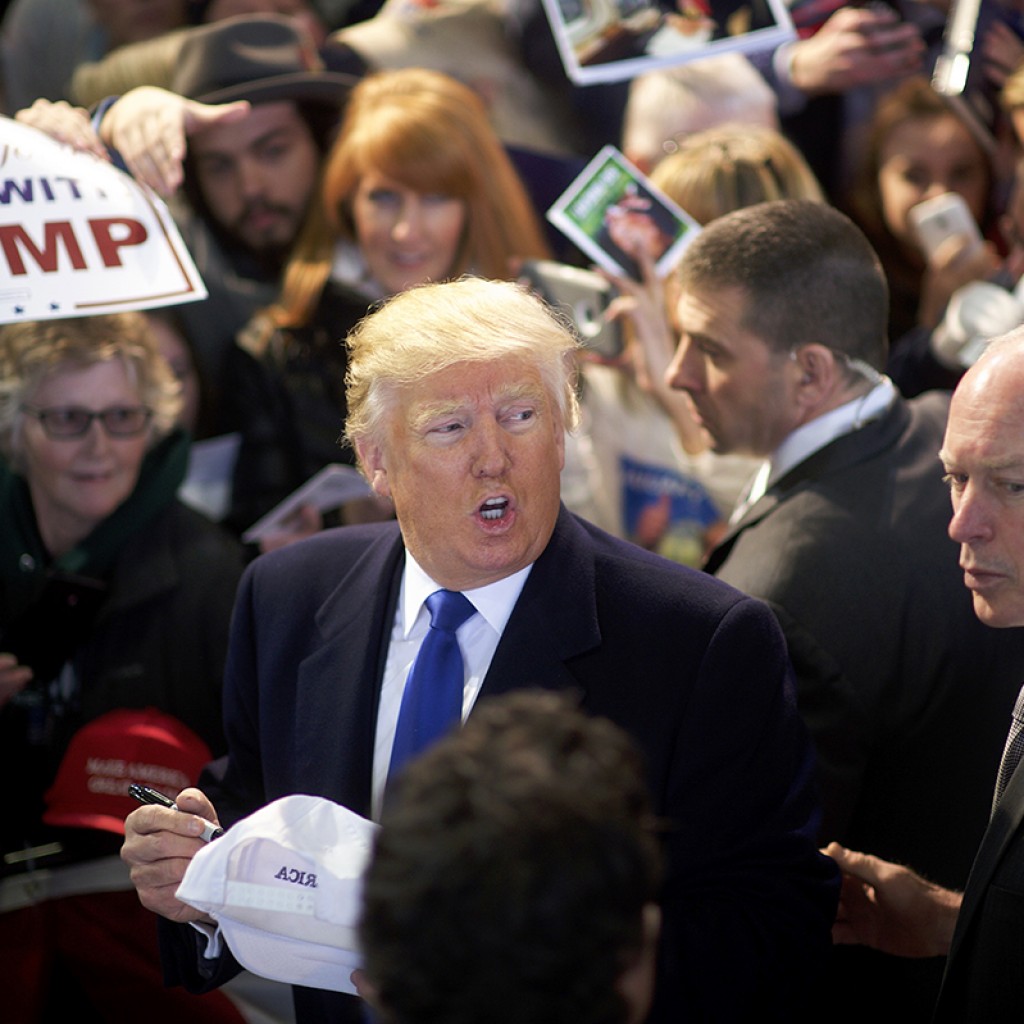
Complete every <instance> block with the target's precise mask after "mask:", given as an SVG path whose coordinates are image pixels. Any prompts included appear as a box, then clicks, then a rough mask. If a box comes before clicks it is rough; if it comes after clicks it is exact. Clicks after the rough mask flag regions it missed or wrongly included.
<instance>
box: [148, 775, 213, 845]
mask: <svg viewBox="0 0 1024 1024" xmlns="http://www.w3.org/2000/svg"><path fill="white" fill-rule="evenodd" d="M128 793H129V794H130V795H131V796H133V797H134V798H135V799H136V800H138V801H139V803H140V804H156V805H157V806H158V807H167V808H169V809H170V810H172V811H176V810H177V809H178V805H177V804H176V803H175V802H174V801H173V800H172V799H171V798H170V797H169V796H166V795H165V794H163V793H161V792H160V791H159V790H156V789H152V788H151V787H149V786H143V785H140V784H139V783H138V782H132V783H129V785H128ZM202 820H203V822H204V827H203V831H202V833H201V834H200V836H199V838H200V839H202V841H203V842H204V843H208V842H210V841H211V840H213V839H216V838H217V837H218V836H222V835H224V829H222V828H221V827H220V825H214V823H213V822H212V821H206V819H205V818H203V819H202Z"/></svg>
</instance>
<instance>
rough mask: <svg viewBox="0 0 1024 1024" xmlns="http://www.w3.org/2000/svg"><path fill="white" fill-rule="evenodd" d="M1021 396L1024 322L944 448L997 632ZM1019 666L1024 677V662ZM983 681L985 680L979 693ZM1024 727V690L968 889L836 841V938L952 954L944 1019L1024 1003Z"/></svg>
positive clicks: (1023, 577) (1005, 583)
mask: <svg viewBox="0 0 1024 1024" xmlns="http://www.w3.org/2000/svg"><path fill="white" fill-rule="evenodd" d="M1022 396H1024V329H1021V328H1018V329H1017V330H1015V331H1013V332H1012V333H1010V334H1008V335H1006V336H1004V337H1003V338H1001V339H998V340H996V341H994V342H992V344H991V345H990V346H989V347H988V349H986V351H985V353H984V354H983V356H982V358H981V359H980V360H979V361H978V362H977V363H975V365H974V366H973V367H972V368H971V369H970V370H969V371H968V372H967V374H966V375H965V376H964V377H963V379H962V380H961V382H960V384H959V385H958V386H957V390H956V393H955V394H954V396H953V402H952V405H951V406H950V412H949V424H948V426H947V428H946V435H945V440H944V441H943V445H942V452H941V458H942V465H943V466H944V467H945V470H946V482H947V483H948V484H949V489H950V492H951V494H952V499H953V518H952V520H951V521H950V524H949V535H950V537H952V539H953V540H954V541H956V542H957V543H958V544H959V545H960V560H959V564H960V569H961V570H962V573H963V577H962V578H963V582H964V583H965V584H966V587H967V589H968V590H969V591H970V593H971V595H972V598H973V601H974V610H975V612H976V613H977V615H978V618H979V619H980V620H981V621H982V622H984V623H986V624H987V625H989V626H995V627H997V628H1001V629H1007V628H1010V627H1020V626H1024V397H1022ZM1013 631H1014V632H1016V633H1020V632H1021V630H1020V629H1019V628H1015V629H1014V630H1013ZM1020 668H1021V672H1022V674H1024V663H1022V664H1021V666H1020ZM986 685H987V680H986V679H985V678H984V676H979V678H978V689H979V692H980V691H981V690H982V689H984V687H985V686H986ZM1007 719H1008V720H1010V719H1011V716H1010V715H1007ZM1022 726H1024V693H1022V695H1021V696H1019V697H1018V698H1017V704H1016V706H1015V708H1014V710H1013V714H1012V724H1011V726H1010V733H1009V735H1008V737H1007V740H1006V744H1005V747H1004V752H1003V756H1002V760H1001V762H1000V766H999V772H998V775H996V776H995V778H996V783H995V793H994V798H993V801H992V805H991V806H992V813H991V818H990V820H989V824H988V829H987V831H986V832H985V836H984V839H983V840H982V843H981V847H980V849H979V850H978V855H977V858H976V859H975V861H974V866H973V867H972V868H971V874H970V878H969V879H968V882H967V888H966V890H965V891H964V892H963V894H961V893H959V892H956V891H951V890H948V889H944V888H942V887H940V886H938V885H935V884H933V883H932V882H929V881H926V880H925V879H924V878H922V877H921V876H920V875H918V874H916V873H915V872H914V871H912V870H911V869H910V868H907V867H903V866H901V865H899V864H893V863H890V862H887V861H884V860H882V859H880V858H878V857H874V856H869V855H867V854H862V853H856V852H854V851H852V850H846V849H843V848H842V847H839V846H838V845H835V844H833V845H832V846H830V847H829V852H830V853H831V854H832V855H833V856H835V858H836V859H837V860H838V861H839V863H840V865H841V866H842V867H843V869H844V872H845V879H844V884H843V904H842V907H841V909H840V914H839V918H838V920H837V923H836V930H835V937H836V940H837V941H839V942H853V943H865V944H867V945H870V946H874V947H876V948H879V949H885V950H888V951H889V952H890V953H894V954H896V955H899V956H907V957H921V956H928V955H935V954H948V961H947V964H946V973H945V977H944V979H943V984H942V991H941V993H940V995H939V1001H938V1005H937V1008H936V1012H935V1018H934V1019H935V1021H936V1024H989V1022H990V1021H998V1020H1012V1019H1014V1018H1015V1017H1016V1015H1017V1014H1019V1013H1020V1007H1021V1002H1022V1000H1024V984H1022V979H1024V974H1022V972H1021V951H1022V945H1021V935H1022V934H1024V911H1022V907H1024V769H1021V768H1020V761H1021V750H1022V747H1024V742H1022ZM961 742H962V743H963V744H965V745H969V744H970V743H972V742H973V737H972V736H971V735H970V734H969V733H968V732H967V731H965V732H964V735H963V738H962V740H961ZM987 807H988V804H987V802H986V809H987Z"/></svg>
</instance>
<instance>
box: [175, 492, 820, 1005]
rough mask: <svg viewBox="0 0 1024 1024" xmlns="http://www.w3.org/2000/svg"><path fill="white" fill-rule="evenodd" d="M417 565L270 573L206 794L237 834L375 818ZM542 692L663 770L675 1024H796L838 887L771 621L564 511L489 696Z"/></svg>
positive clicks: (356, 548)
mask: <svg viewBox="0 0 1024 1024" xmlns="http://www.w3.org/2000/svg"><path fill="white" fill-rule="evenodd" d="M402 552H403V548H402V544H401V539H400V535H399V533H398V528H397V525H396V524H394V523H388V524H380V525H376V526H370V527H351V528H345V529H341V530H335V531H328V532H326V533H323V534H321V535H319V536H317V537H315V538H312V539H310V540H309V541H307V542H303V543H300V544H296V545H292V546H291V547H288V548H285V549H283V550H281V551H279V552H274V553H272V554H270V555H267V556H264V557H262V558H259V559H257V560H256V561H255V562H254V563H253V565H252V566H251V567H250V568H249V570H248V571H247V574H246V576H245V578H244V579H243V582H242V585H241V588H240V591H239V599H238V604H237V606H236V613H235V621H234V626H233V638H232V647H231V652H230V656H229V662H228V670H227V679H226V684H225V686H226V696H225V699H226V704H225V726H226V729H227V733H228V742H229V751H230V753H229V757H228V758H227V759H225V761H224V762H222V763H217V764H215V765H214V766H213V767H214V771H212V772H210V774H209V777H208V778H206V779H205V780H204V783H203V784H204V785H205V786H206V788H207V792H208V793H209V794H210V796H211V798H212V799H213V801H214V805H215V806H216V807H217V809H218V812H219V814H220V816H221V819H222V820H227V821H234V820H236V819H237V818H238V817H239V816H241V815H244V814H246V813H249V812H251V811H252V810H254V809H255V808H257V807H259V806H261V805H262V804H264V803H266V802H267V801H269V800H272V799H275V798H277V797H279V796H283V795H286V794H289V793H300V792H301V793H313V794H318V795H321V796H324V797H328V798H330V799H332V800H336V801H338V802H340V803H342V804H344V805H346V806H348V807H351V808H352V809H353V810H355V811H357V812H359V813H362V814H368V812H369V809H370V780H371V769H372V758H373V737H374V730H375V723H376V714H377V702H378V696H379V691H380V683H381V676H382V672H383V668H384V663H385V659H386V656H387V640H388V637H389V635H390V629H391V624H392V622H393V617H394V611H395V604H396V601H397V596H398V582H399V579H400V574H401V568H402ZM524 686H525V687H528V686H537V687H544V688H548V689H566V688H569V689H574V690H576V691H578V692H579V693H580V694H581V697H582V702H583V706H584V707H585V708H586V709H587V710H588V711H590V712H592V713H594V714H600V715H605V716H607V717H609V718H611V719H612V720H614V721H615V722H617V723H619V724H620V725H621V726H623V727H624V728H626V729H627V730H628V731H630V732H631V733H632V734H633V735H634V736H635V737H636V738H637V739H638V740H639V741H640V743H641V745H642V747H643V749H644V751H645V752H646V756H647V760H648V766H649V772H650V783H651V790H652V793H653V797H654V802H655V809H656V811H657V813H658V814H659V815H661V816H662V817H663V818H664V819H665V822H666V828H667V832H666V845H667V850H668V860H669V874H668V879H667V883H666V886H665V891H664V906H665V919H666V926H665V933H664V942H663V946H664V957H663V961H662V964H661V976H660V979H659V992H658V1004H657V1008H656V1010H655V1018H656V1019H660V1020H666V1021H668V1020H671V1021H673V1022H675V1021H677V1020H679V1019H681V1016H682V1014H683V1012H684V1009H685V1013H686V1019H687V1020H689V1021H712V1020H714V1021H745V1020H759V1021H766V1020H775V1019H778V1020H789V1019H791V1010H792V1004H793V1001H794V1000H795V999H796V998H797V997H798V995H799V993H800V992H801V991H802V989H803V987H804V983H805V979H806V978H807V977H808V975H809V974H810V973H813V972H814V971H815V970H816V969H817V968H818V967H819V966H820V963H821V961H822V959H823V957H824V955H826V954H827V950H828V947H829V929H830V926H831V919H832V913H833V911H834V908H835V901H836V889H835V878H834V865H832V863H831V862H830V861H828V860H827V859H826V858H822V857H820V856H819V855H818V854H817V852H816V850H815V846H814V833H815V828H816V825H817V811H816V803H815V799H814V797H813V793H812V786H811V784H810V777H811V775H812V769H813V766H812V763H811V761H810V759H809V755H808V743H807V740H806V735H805V732H804V730H803V726H802V723H801V722H800V721H799V716H798V715H797V714H796V712H795V705H794V700H793V693H792V689H791V677H790V670H789V665H788V661H787V659H786V654H785V648H784V644H783V642H782V636H781V634H780V632H779V631H778V628H777V626H776V624H775V622H774V620H773V619H772V616H771V615H770V614H769V613H768V611H767V609H765V608H764V606H763V605H762V604H761V603H760V602H757V601H751V600H749V599H747V598H745V597H743V595H740V594H738V593H737V592H735V591H734V590H732V589H731V588H728V587H725V586H723V585H722V584H720V583H718V582H717V581H714V580H711V579H709V578H708V577H706V576H704V575H702V574H700V573H698V572H694V571H691V570H687V569H683V568H682V567H680V566H678V565H675V564H674V563H670V562H667V561H665V560H663V559H660V558H658V557H657V556H654V555H651V554H649V553H647V552H644V551H642V550H641V549H639V548H636V547H634V546H632V545H629V544H626V543H624V542H622V541H618V540H615V539H614V538H611V537H609V536H608V535H607V534H604V533H602V532H601V531H599V530H597V528H596V527H592V526H590V525H589V524H586V523H584V522H583V521H582V520H579V519H577V518H576V517H574V516H572V515H570V514H569V513H567V512H566V511H565V510H564V509H563V511H562V513H561V515H560V517H559V520H558V523H557V526H556V529H555V532H554V535H553V536H552V539H551V541H550V543H549V544H548V546H547V548H546V549H545V551H544V552H543V554H542V555H541V556H540V558H539V559H538V560H537V562H536V563H535V564H534V567H533V570H532V572H531V574H530V576H529V578H528V579H527V582H526V585H525V587H524V588H523V592H522V594H521V595H520V597H519V600H518V601H517V603H516V606H515V609H514V611H513V613H512V616H511V618H510V619H509V622H508V625H507V626H506V629H505V632H504V634H503V636H502V639H501V642H500V643H499V645H498V648H497V651H496V652H495V656H494V659H493V661H492V663H491V667H490V670H489V671H488V673H487V676H486V679H485V680H484V684H483V688H482V691H481V695H480V699H481V700H484V699H486V698H487V697H488V696H490V695H493V694H499V693H502V692H505V691H507V690H511V689H514V688H517V687H524ZM173 930H174V929H173V928H172V927H167V928H165V937H166V938H170V937H171V934H170V933H171V932H172V931H173ZM181 931H182V930H181V929H178V934H177V936H176V939H177V940H178V941H179V942H181V940H182V934H181ZM173 946H174V944H173V943H171V942H168V944H167V948H166V952H168V953H169V960H170V972H169V976H170V978H171V980H180V981H185V982H187V983H189V984H190V985H193V986H194V985H196V984H197V983H198V979H197V978H196V977H195V973H194V965H195V955H194V950H192V948H191V946H192V944H191V942H190V941H189V942H186V943H184V945H178V946H177V948H172V947H173ZM229 970H230V965H224V964H221V965H219V967H218V971H217V973H216V974H214V976H213V977H212V978H210V979H208V984H213V983H216V982H218V981H220V980H223V977H224V976H225V972H226V971H229ZM342 998H343V997H339V996H336V995H334V994H331V993H323V992H314V991H310V990H299V991H298V992H297V1006H298V1008H299V1014H300V1017H299V1019H300V1021H301V1022H303V1024H306V1022H309V1021H325V1022H326V1021H327V1020H329V1019H333V1020H337V1019H340V1018H339V1016H338V1014H339V1013H340V1012H341V1011H340V1010H339V1009H338V1007H339V1005H340V1003H339V1000H341V999H342ZM776 1015H777V1016H776Z"/></svg>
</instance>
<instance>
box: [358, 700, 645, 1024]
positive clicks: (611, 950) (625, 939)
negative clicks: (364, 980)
mask: <svg viewBox="0 0 1024 1024" xmlns="http://www.w3.org/2000/svg"><path fill="white" fill-rule="evenodd" d="M651 825H652V818H651V811H650V806H649V802H648V797H647V792H646V789H645V784H644V773H643V765H642V762H641V758H640V755H639V754H638V753H637V750H636V748H635V747H634V746H633V744H632V742H631V740H630V739H629V738H628V737H627V736H626V734H625V733H624V732H622V730H620V729H619V728H618V727H617V726H615V725H613V724H612V723H611V722H609V721H607V720H606V719H599V718H589V717H587V716H586V715H585V714H583V713H582V712H581V711H579V710H577V709H576V708H575V707H574V706H573V705H572V704H571V703H570V702H569V701H568V700H567V699H566V698H565V697H563V696H557V695H555V694H551V693H540V692H528V691H526V692H516V693H512V694H509V695H507V696H504V697H500V698H495V699H492V700H490V701H487V702H484V703H481V705H480V707H479V708H478V709H477V710H476V711H475V712H474V713H473V716H472V717H471V718H470V719H469V721H468V722H467V724H466V726H465V728H464V729H462V730H461V731H460V732H459V733H457V734H455V735H453V736H451V737H450V738H448V739H447V740H445V741H443V742H442V743H440V744H438V745H437V746H435V747H434V748H433V749H431V750H430V751H428V752H427V753H426V754H425V755H424V756H422V757H421V758H419V759H418V760H417V761H415V762H413V763H412V764H410V766H409V768H408V770H407V772H406V774H405V775H404V776H403V777H402V778H401V780H400V782H399V784H398V787H397V788H396V790H395V792H394V793H393V794H391V795H390V796H389V799H388V801H387V802H386V804H385V808H384V813H383V817H382V820H381V826H382V828H381V832H380V835H379V838H378V841H377V846H376V850H375V854H374V858H373V862H372V865H371V867H370V869H369V872H368V875H367V880H366V894H365V910H364V919H363V923H362V940H363V945H364V952H365V957H366V973H367V976H368V979H369V982H370V984H371V986H372V989H373V991H374V993H375V996H376V1000H375V1001H376V1002H377V1003H378V1005H379V1008H380V1010H381V1012H382V1014H383V1015H384V1017H385V1019H386V1020H387V1021H388V1022H389V1024H419V1022H425V1021H431V1022H436V1024H440V1022H444V1024H480V1022H484V1021H486V1022H487V1024H512V1022H522V1024H545V1022H551V1024H554V1022H563V1021H564V1022H565V1024H626V1022H631V1021H637V1020H642V1019H643V1017H644V1015H645V1014H646V1011H647V1007H648V1005H649V1002H650V991H651V985H652V982H653V964H654V947H655V943H656V938H657V932H658V927H659V921H660V916H659V912H658V910H657V908H656V906H655V905H654V902H653V901H654V898H655V894H656V890H657V885H658V880H659V876H660V853H659V847H658V843H657V840H656V838H655V836H654V834H653V832H652V830H651Z"/></svg>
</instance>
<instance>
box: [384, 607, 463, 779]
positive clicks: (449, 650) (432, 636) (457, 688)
mask: <svg viewBox="0 0 1024 1024" xmlns="http://www.w3.org/2000/svg"><path fill="white" fill-rule="evenodd" d="M427 608H428V610H429V611H430V628H429V629H428V630H427V635H426V637H425V638H424V640H423V644H422V645H421V647H420V652H419V654H417V655H416V660H415V661H414V662H413V666H412V669H411V670H410V672H409V678H408V680H407V681H406V684H405V693H403V694H402V706H401V709H400V710H399V712H398V727H397V728H396V730H395V745H394V747H393V749H392V751H391V765H390V767H389V768H388V776H389V777H391V776H394V774H395V773H396V772H397V771H398V770H399V769H400V768H401V767H402V765H404V764H405V762H406V761H408V760H409V758H411V757H413V756H415V755H416V754H418V753H419V752H420V751H421V750H424V749H426V748H427V747H428V746H430V744H431V743H433V742H434V740H436V739H438V738H439V737H440V736H442V735H443V734H444V733H445V732H447V731H448V729H450V728H451V727H452V725H454V724H455V723H456V722H461V721H462V690H463V686H464V683H465V680H464V678H463V676H464V671H463V665H462V651H460V650H459V641H458V640H457V639H456V636H455V631H456V630H457V629H458V628H459V626H461V625H462V624H463V623H464V622H465V621H466V619H468V618H469V617H470V616H471V615H472V614H473V613H474V612H475V611H476V609H475V608H474V607H473V606H472V605H471V604H470V603H469V601H468V600H467V599H466V598H465V597H464V596H463V595H462V594H460V593H458V591H453V590H438V591H435V592H434V593H433V594H431V595H430V597H428V598H427Z"/></svg>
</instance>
